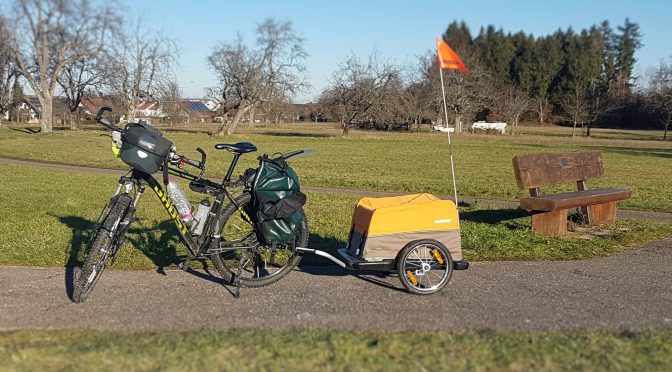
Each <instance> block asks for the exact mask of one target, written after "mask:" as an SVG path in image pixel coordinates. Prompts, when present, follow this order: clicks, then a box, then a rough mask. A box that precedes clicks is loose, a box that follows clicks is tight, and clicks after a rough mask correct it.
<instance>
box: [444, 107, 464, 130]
mask: <svg viewBox="0 0 672 372" xmlns="http://www.w3.org/2000/svg"><path fill="white" fill-rule="evenodd" d="M446 129H448V123H446ZM455 133H462V114H461V113H458V112H456V113H455Z"/></svg>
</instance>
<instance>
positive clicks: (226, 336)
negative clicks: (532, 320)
mask: <svg viewBox="0 0 672 372" xmlns="http://www.w3.org/2000/svg"><path fill="white" fill-rule="evenodd" d="M92 361H95V363H92ZM670 365H672V332H670V331H650V332H639V333H611V332H600V331H590V330H582V331H572V332H506V331H486V332H445V331H441V332H349V331H319V330H311V331H285V332H282V331H228V332H191V333H176V332H173V333H140V334H123V333H111V332H96V331H78V330H68V331H15V332H1V333H0V369H2V370H71V369H72V370H74V369H81V368H84V369H86V370H110V371H117V370H129V369H130V370H141V371H143V370H179V371H182V370H203V369H205V370H230V371H247V370H254V371H259V370H288V371H293V370H300V371H315V370H321V371H352V370H367V371H368V370H375V371H401V370H409V369H412V370H422V371H424V370H430V371H431V370H450V369H456V370H475V371H491V370H514V371H519V370H603V371H608V370H622V371H664V370H669V367H670Z"/></svg>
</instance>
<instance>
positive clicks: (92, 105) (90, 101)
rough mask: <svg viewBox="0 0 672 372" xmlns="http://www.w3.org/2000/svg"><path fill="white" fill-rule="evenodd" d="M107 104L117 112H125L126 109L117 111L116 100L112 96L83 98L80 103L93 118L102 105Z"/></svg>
mask: <svg viewBox="0 0 672 372" xmlns="http://www.w3.org/2000/svg"><path fill="white" fill-rule="evenodd" d="M103 106H107V107H111V108H112V112H114V113H115V114H122V115H123V114H125V113H126V110H125V109H124V110H123V111H122V112H117V109H115V105H114V101H113V100H112V99H111V98H108V97H100V96H99V97H86V98H82V100H81V101H80V103H79V107H80V108H81V109H82V110H83V111H84V113H85V114H86V116H87V117H89V118H91V119H92V118H93V117H94V116H95V115H96V113H98V110H100V108H101V107H103Z"/></svg>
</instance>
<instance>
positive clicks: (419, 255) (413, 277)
mask: <svg viewBox="0 0 672 372" xmlns="http://www.w3.org/2000/svg"><path fill="white" fill-rule="evenodd" d="M397 270H398V273H399V280H401V284H402V285H403V286H404V288H406V290H408V291H409V292H410V293H413V294H420V295H427V294H432V293H436V292H438V291H440V290H441V288H443V287H445V286H446V284H448V282H449V281H450V277H451V275H452V274H453V259H452V258H451V257H450V252H448V249H447V248H446V247H445V246H444V245H443V244H441V243H439V242H438V241H436V240H431V239H424V240H415V241H412V242H410V243H408V244H407V245H406V246H405V247H404V249H402V250H401V252H399V256H398V258H397Z"/></svg>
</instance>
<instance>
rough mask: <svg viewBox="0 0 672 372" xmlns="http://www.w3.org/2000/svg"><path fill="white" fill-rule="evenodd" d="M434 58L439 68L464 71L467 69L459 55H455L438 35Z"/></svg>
mask: <svg viewBox="0 0 672 372" xmlns="http://www.w3.org/2000/svg"><path fill="white" fill-rule="evenodd" d="M436 60H437V61H438V63H439V68H449V69H453V70H460V71H462V72H464V73H466V72H467V71H469V70H468V69H467V66H465V65H464V63H462V60H461V59H460V57H458V56H457V53H455V52H454V51H453V50H452V49H450V47H449V46H448V44H446V42H445V41H443V40H441V39H440V38H439V37H438V36H437V37H436Z"/></svg>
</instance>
